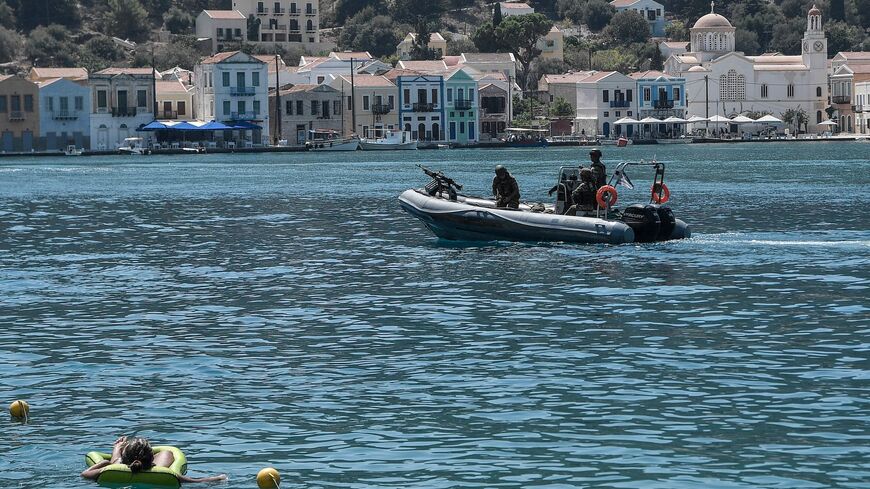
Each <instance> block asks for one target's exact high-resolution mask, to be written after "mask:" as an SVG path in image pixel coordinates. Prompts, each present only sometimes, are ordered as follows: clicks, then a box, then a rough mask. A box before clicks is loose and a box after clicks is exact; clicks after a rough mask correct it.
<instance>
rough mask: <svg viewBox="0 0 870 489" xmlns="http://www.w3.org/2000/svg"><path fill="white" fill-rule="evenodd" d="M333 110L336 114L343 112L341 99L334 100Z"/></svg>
mask: <svg viewBox="0 0 870 489" xmlns="http://www.w3.org/2000/svg"><path fill="white" fill-rule="evenodd" d="M332 112H333V113H335V114H341V101H340V100H333V101H332Z"/></svg>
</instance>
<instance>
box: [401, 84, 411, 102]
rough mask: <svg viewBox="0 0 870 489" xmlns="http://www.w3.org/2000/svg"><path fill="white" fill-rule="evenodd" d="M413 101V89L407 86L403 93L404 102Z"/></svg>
mask: <svg viewBox="0 0 870 489" xmlns="http://www.w3.org/2000/svg"><path fill="white" fill-rule="evenodd" d="M410 103H411V90H410V89H408V88H406V89H405V90H404V91H403V93H402V104H404V105H408V104H410Z"/></svg>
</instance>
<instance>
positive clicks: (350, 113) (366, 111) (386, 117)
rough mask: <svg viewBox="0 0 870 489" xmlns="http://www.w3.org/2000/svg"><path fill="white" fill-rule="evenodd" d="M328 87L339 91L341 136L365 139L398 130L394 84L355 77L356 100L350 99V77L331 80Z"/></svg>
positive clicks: (381, 78)
mask: <svg viewBox="0 0 870 489" xmlns="http://www.w3.org/2000/svg"><path fill="white" fill-rule="evenodd" d="M329 85H330V86H331V87H333V88H335V89H336V90H338V92H339V93H340V96H341V97H342V100H343V103H342V107H343V108H344V112H343V120H344V126H343V131H342V132H343V134H345V135H349V134H358V135H360V136H364V137H367V136H371V135H375V134H383V133H384V131H385V130H396V129H398V128H399V116H398V110H397V109H396V99H397V97H398V92H397V89H396V85H395V83H393V82H392V81H390V80H389V79H387V78H386V77H385V76H382V75H366V74H358V75H354V77H353V86H354V87H355V88H354V90H353V92H354V93H355V95H356V96H355V97H352V96H351V77H350V75H339V76H337V77H336V78H335V79H333V80H331V81H330V82H329ZM354 106H355V107H354ZM352 108H353V109H352ZM354 119H355V120H356V126H354Z"/></svg>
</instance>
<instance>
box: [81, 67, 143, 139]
mask: <svg viewBox="0 0 870 489" xmlns="http://www.w3.org/2000/svg"><path fill="white" fill-rule="evenodd" d="M158 76H159V73H156V72H155V71H154V70H153V69H151V68H106V69H105V70H102V71H98V72H96V73H91V75H90V77H89V78H88V84H89V86H90V92H91V116H90V134H91V148H92V149H98V150H109V149H115V148H118V147H119V146H120V145H121V143H122V142H123V141H124V139H125V138H128V137H134V136H138V137H142V136H144V135H145V134H144V133H142V132H139V131H138V129H139V127H141V126H143V125H145V124H148V123H149V122H152V121H153V120H154V83H155V78H156V77H158Z"/></svg>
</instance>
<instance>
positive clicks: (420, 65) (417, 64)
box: [398, 60, 447, 72]
mask: <svg viewBox="0 0 870 489" xmlns="http://www.w3.org/2000/svg"><path fill="white" fill-rule="evenodd" d="M398 67H399V68H401V69H405V70H414V71H424V72H425V71H429V72H435V71H437V72H442V71H446V70H447V64H446V63H444V61H441V60H438V61H399V66H398Z"/></svg>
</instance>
